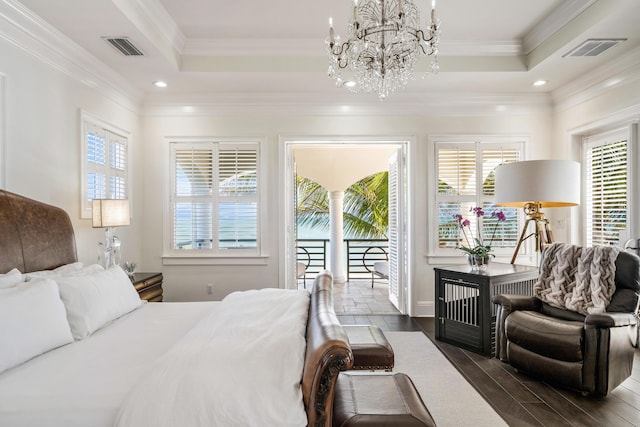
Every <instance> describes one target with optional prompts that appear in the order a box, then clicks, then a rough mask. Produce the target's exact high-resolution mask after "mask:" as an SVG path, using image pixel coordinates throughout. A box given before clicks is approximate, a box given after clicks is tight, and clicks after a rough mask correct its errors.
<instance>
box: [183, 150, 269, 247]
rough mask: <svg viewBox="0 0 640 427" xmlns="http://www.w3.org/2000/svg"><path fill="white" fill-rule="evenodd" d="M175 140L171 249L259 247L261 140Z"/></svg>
mask: <svg viewBox="0 0 640 427" xmlns="http://www.w3.org/2000/svg"><path fill="white" fill-rule="evenodd" d="M171 145H172V149H171V159H172V160H171V161H172V165H173V171H172V195H171V200H172V212H173V213H172V217H173V221H172V231H171V235H172V241H171V249H172V250H173V251H179V252H184V251H194V250H198V251H203V252H211V253H213V254H215V253H221V252H228V251H233V250H243V251H245V252H246V250H253V251H257V249H258V243H259V242H258V218H259V212H258V179H257V177H258V144H257V143H254V142H247V143H226V142H208V143H180V142H176V143H172V144H171Z"/></svg>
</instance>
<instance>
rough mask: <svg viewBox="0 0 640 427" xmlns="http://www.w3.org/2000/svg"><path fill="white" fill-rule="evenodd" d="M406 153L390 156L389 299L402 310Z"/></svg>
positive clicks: (405, 251) (398, 152) (404, 284)
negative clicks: (403, 182)
mask: <svg viewBox="0 0 640 427" xmlns="http://www.w3.org/2000/svg"><path fill="white" fill-rule="evenodd" d="M404 159H405V158H404V155H403V152H402V150H401V149H399V150H397V151H396V152H395V153H394V154H393V155H392V156H391V157H390V158H389V179H388V194H389V204H388V209H389V301H391V303H392V304H393V305H394V306H395V307H396V308H397V309H398V310H399V311H400V312H401V313H404V312H405V308H404V306H403V304H404V301H405V300H406V298H405V297H404V295H403V293H404V290H405V289H406V277H405V276H406V258H405V254H406V253H407V247H406V224H405V223H404V217H405V216H404V212H403V210H404V209H405V195H404V194H405V192H404V188H402V186H401V183H402V182H401V179H400V173H402V171H403V170H404V165H403V162H404Z"/></svg>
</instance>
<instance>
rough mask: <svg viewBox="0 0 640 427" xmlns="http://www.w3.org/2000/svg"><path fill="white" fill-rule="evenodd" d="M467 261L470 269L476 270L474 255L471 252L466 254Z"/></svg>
mask: <svg viewBox="0 0 640 427" xmlns="http://www.w3.org/2000/svg"><path fill="white" fill-rule="evenodd" d="M467 262H468V263H469V267H471V270H472V271H478V264H477V263H476V256H475V255H473V254H467Z"/></svg>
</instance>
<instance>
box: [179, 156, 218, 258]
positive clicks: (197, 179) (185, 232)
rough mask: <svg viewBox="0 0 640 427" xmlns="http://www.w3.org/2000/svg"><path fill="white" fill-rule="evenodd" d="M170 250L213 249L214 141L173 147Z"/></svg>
mask: <svg viewBox="0 0 640 427" xmlns="http://www.w3.org/2000/svg"><path fill="white" fill-rule="evenodd" d="M173 158H174V166H175V172H174V174H173V175H174V185H173V240H172V248H173V249H181V250H186V249H213V246H212V244H213V226H212V224H213V211H214V210H213V206H214V197H213V194H212V188H213V169H214V163H213V162H214V147H213V144H198V145H196V146H189V145H186V144H184V145H182V144H181V145H177V146H175V147H174V153H173Z"/></svg>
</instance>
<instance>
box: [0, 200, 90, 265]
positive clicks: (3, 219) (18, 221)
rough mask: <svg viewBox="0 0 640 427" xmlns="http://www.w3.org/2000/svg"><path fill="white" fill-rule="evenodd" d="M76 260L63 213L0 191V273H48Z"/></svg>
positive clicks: (69, 226) (69, 222) (73, 243)
mask: <svg viewBox="0 0 640 427" xmlns="http://www.w3.org/2000/svg"><path fill="white" fill-rule="evenodd" d="M77 260H78V256H77V252H76V239H75V236H74V234H73V226H72V225H71V220H70V219H69V215H67V213H66V212H65V211H63V210H62V209H60V208H57V207H55V206H51V205H47V204H45V203H41V202H38V201H35V200H32V199H29V198H26V197H23V196H20V195H17V194H14V193H10V192H8V191H4V190H0V273H6V272H7V271H9V270H11V269H12V268H17V269H19V270H20V271H21V272H22V273H28V272H31V271H38V270H50V269H53V268H56V267H59V266H61V265H64V264H69V263H72V262H75V261H77Z"/></svg>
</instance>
